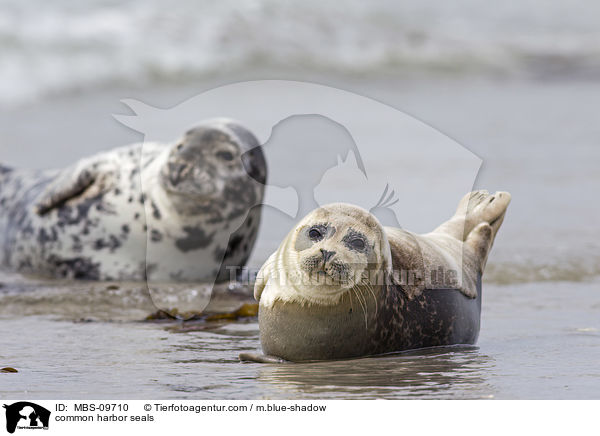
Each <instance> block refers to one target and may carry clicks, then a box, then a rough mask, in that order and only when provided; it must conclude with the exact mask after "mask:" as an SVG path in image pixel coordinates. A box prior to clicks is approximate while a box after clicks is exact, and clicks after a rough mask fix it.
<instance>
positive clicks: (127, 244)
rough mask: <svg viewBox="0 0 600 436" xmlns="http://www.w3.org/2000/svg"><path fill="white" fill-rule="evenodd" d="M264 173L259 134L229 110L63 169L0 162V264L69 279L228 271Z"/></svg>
mask: <svg viewBox="0 0 600 436" xmlns="http://www.w3.org/2000/svg"><path fill="white" fill-rule="evenodd" d="M266 175H267V169H266V163H265V159H264V156H263V153H262V150H261V148H260V145H259V143H258V142H257V140H256V138H255V137H254V136H253V134H252V133H250V132H249V131H248V130H247V129H245V128H244V127H242V126H240V125H239V124H237V123H235V122H233V121H231V120H227V119H215V120H209V121H206V122H203V123H201V124H199V125H198V126H196V127H194V128H193V129H191V130H189V131H188V132H187V133H186V134H185V135H184V136H183V138H181V139H180V140H179V141H176V142H175V143H173V144H170V145H163V144H158V143H145V144H136V145H132V146H126V147H122V148H117V149H115V150H111V151H108V152H105V153H100V154H97V155H95V156H92V157H90V158H86V159H82V160H80V161H79V162H77V163H75V164H74V165H72V166H71V167H69V168H67V169H64V170H59V171H29V170H21V169H12V168H9V167H6V166H0V265H3V266H5V267H8V268H11V269H13V270H16V271H20V272H26V273H34V274H40V275H47V276H52V277H59V278H71V279H89V280H130V281H134V280H146V279H148V280H153V281H165V282H173V281H212V280H214V279H215V278H217V276H218V277H219V279H220V278H228V277H229V274H228V271H227V270H226V268H227V266H237V267H239V266H243V265H244V264H245V262H246V260H247V259H248V257H249V255H250V251H251V249H252V247H253V245H254V241H255V239H256V233H257V229H258V225H259V221H260V214H261V213H260V207H259V206H257V205H260V203H261V201H262V198H263V192H264V183H265V181H266ZM255 206H256V207H255Z"/></svg>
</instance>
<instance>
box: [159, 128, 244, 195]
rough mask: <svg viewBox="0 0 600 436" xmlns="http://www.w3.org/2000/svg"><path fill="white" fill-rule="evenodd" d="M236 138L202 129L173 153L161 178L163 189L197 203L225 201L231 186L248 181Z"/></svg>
mask: <svg viewBox="0 0 600 436" xmlns="http://www.w3.org/2000/svg"><path fill="white" fill-rule="evenodd" d="M241 155H242V150H241V147H240V144H239V142H238V140H237V138H236V137H235V136H234V135H233V134H231V132H228V131H227V130H226V129H220V128H217V127H213V126H200V127H196V128H194V129H192V130H190V131H188V132H187V133H186V134H185V136H184V137H183V138H182V140H181V141H180V142H178V143H177V144H176V145H175V146H174V147H173V148H172V150H171V152H170V154H169V158H168V162H167V164H166V165H165V166H164V167H163V170H162V173H161V176H162V181H163V186H164V187H165V189H166V190H167V191H169V192H170V193H174V194H179V195H183V196H186V197H191V199H193V200H195V201H211V200H215V199H219V198H222V197H223V195H224V194H225V191H226V190H227V189H228V187H229V186H230V185H234V184H235V183H236V182H237V181H239V179H241V178H245V179H247V178H248V175H247V173H246V171H245V169H244V165H243V163H242V158H241Z"/></svg>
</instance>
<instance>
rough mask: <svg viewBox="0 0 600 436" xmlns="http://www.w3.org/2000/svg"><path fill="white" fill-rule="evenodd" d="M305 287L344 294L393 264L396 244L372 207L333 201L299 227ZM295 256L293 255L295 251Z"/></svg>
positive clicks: (298, 245) (297, 239)
mask: <svg viewBox="0 0 600 436" xmlns="http://www.w3.org/2000/svg"><path fill="white" fill-rule="evenodd" d="M290 250H292V251H294V252H295V253H294V254H295V256H294V257H295V259H296V263H297V267H298V269H299V270H300V271H301V273H302V274H301V277H300V279H301V280H300V282H301V283H299V286H297V287H296V288H297V289H301V290H302V292H303V293H304V292H306V293H310V294H315V293H317V294H322V295H323V296H325V295H331V296H339V295H341V294H343V293H344V292H345V291H346V290H349V289H352V288H354V287H355V286H357V285H360V284H367V283H370V284H374V283H372V282H373V280H374V279H377V278H378V277H381V273H383V272H385V271H386V270H387V269H388V268H389V262H390V261H389V257H390V248H389V244H388V241H387V237H386V235H385V232H384V230H383V228H382V226H381V224H380V223H379V221H377V219H376V218H375V217H374V216H373V215H371V214H370V213H369V212H367V211H366V210H363V209H361V208H358V207H356V206H351V205H347V204H341V203H340V204H332V205H328V206H324V207H321V208H319V209H317V210H315V211H313V212H312V213H310V214H309V215H308V216H307V217H306V218H304V219H303V220H302V222H301V223H300V224H299V225H298V227H296V229H295V231H294V235H293V246H292V247H290ZM290 257H292V256H290Z"/></svg>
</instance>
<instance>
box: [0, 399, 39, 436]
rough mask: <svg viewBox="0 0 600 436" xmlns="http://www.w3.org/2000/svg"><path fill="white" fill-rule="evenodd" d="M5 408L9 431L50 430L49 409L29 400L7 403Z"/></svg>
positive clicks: (7, 429)
mask: <svg viewBox="0 0 600 436" xmlns="http://www.w3.org/2000/svg"><path fill="white" fill-rule="evenodd" d="M4 408H5V409H6V431H8V432H9V433H14V432H15V430H16V429H19V430H22V429H27V430H36V429H43V430H48V424H49V422H50V411H49V410H48V409H45V408H44V407H42V406H38V405H37V404H35V403H30V402H28V401H19V402H18V403H13V404H11V405H6V404H5V405H4Z"/></svg>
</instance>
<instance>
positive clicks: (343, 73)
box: [0, 0, 600, 398]
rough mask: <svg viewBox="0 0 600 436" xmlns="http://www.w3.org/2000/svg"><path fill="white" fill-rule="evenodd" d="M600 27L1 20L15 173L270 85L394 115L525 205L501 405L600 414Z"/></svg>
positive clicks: (365, 5) (545, 17)
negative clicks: (152, 117) (567, 402)
mask: <svg viewBox="0 0 600 436" xmlns="http://www.w3.org/2000/svg"><path fill="white" fill-rule="evenodd" d="M599 14H600V4H599V3H597V2H594V1H592V0H575V1H569V2H565V1H563V0H522V1H509V2H495V3H490V2H481V1H476V0H460V1H455V2H451V3H450V2H443V1H434V0H405V1H401V2H398V1H379V2H364V1H358V0H356V1H354V0H351V1H348V2H344V4H343V6H342V7H340V4H339V3H338V2H323V1H317V0H306V1H303V2H281V1H277V0H256V1H246V2H241V1H232V0H231V1H230V0H226V1H221V2H210V1H204V2H198V1H191V0H189V1H185V0H181V1H173V2H169V5H168V6H166V3H165V2H160V1H158V0H144V1H142V0H128V1H107V0H88V1H85V2H71V1H67V0H56V1H52V2H48V1H45V0H28V1H26V2H25V1H20V0H0V161H2V162H3V163H7V164H11V165H18V166H21V167H36V168H42V167H52V166H63V165H66V164H68V163H70V162H73V161H74V160H76V159H77V158H79V157H82V156H85V155H88V154H90V153H91V152H93V151H99V150H105V149H109V148H113V147H116V146H119V145H123V144H126V143H129V142H133V141H139V140H141V139H142V137H141V135H140V134H138V133H136V132H133V131H132V130H129V129H127V128H126V127H124V126H123V125H121V124H119V123H118V122H116V121H115V120H114V119H113V118H112V116H111V114H113V113H128V111H127V109H126V108H124V106H123V105H122V104H121V103H119V100H120V99H122V98H136V99H140V100H142V101H145V102H146V103H148V104H151V105H154V106H158V107H171V106H174V105H176V104H178V103H180V102H181V101H183V100H185V99H187V98H190V97H192V96H194V95H196V94H198V93H200V92H202V91H204V90H207V89H210V88H212V87H214V86H218V85H223V84H227V83H231V82H235V81H240V80H252V79H270V78H272V79H293V80H306V81H313V82H317V83H321V84H325V85H329V86H333V87H338V88H342V89H346V90H348V91H352V92H355V93H359V94H362V95H366V96H369V97H372V98H375V99H377V100H379V101H381V102H384V103H386V104H389V105H391V106H393V107H395V108H397V109H399V110H402V111H404V112H406V113H408V114H410V115H413V116H415V117H417V118H419V119H421V120H423V121H425V122H426V123H428V124H429V125H431V126H432V127H434V128H436V129H438V130H440V131H441V132H444V133H445V134H447V135H449V136H450V137H452V138H454V139H455V140H457V141H458V142H459V143H460V144H462V145H464V146H465V147H466V148H468V149H469V150H471V151H472V152H474V153H475V154H476V155H478V156H479V157H481V158H482V159H483V166H482V169H481V171H480V173H479V176H478V179H477V181H476V187H477V188H484V189H489V190H491V191H494V190H507V191H510V192H511V193H512V195H513V202H512V204H511V206H510V207H509V210H508V214H507V217H506V220H505V223H504V225H503V228H502V230H501V231H500V233H499V236H498V239H497V241H496V244H495V247H494V250H493V252H492V255H491V257H490V259H489V263H488V269H487V270H486V275H485V280H486V283H487V287H486V293H487V294H486V296H485V297H484V314H483V328H482V337H481V340H480V343H479V344H480V347H481V350H482V352H480V353H479V356H480V357H481V358H482V359H484V360H485V362H486V363H485V365H483V366H482V369H481V370H482V372H481V373H478V377H481V379H482V380H483V382H482V383H483V385H481V386H483V388H482V389H483V391H484V392H485V395H487V394H488V393H489V392H491V395H497V396H500V397H505V398H515V397H517V398H539V397H540V396H543V397H550V398H583V397H595V398H597V396H598V392H600V390H598V385H599V382H598V380H599V377H600V374H599V373H598V368H597V362H598V359H600V345H599V344H600V292H599V286H598V284H599V280H598V277H599V275H600V240H599V238H598V222H600V206H599V205H598V192H600V172H599V171H598V167H599V163H600V26H599V25H598V16H599ZM257 104H259V102H257ZM392 142H393V138H390V144H391V143H392ZM457 200H458V198H457ZM450 212H451V211H448V213H450ZM443 219H445V217H440V221H442V220H443ZM260 238H261V235H259V240H260ZM268 254H269V253H267V252H257V251H255V253H254V255H253V258H252V260H251V263H252V264H253V265H254V266H256V265H260V264H261V263H262V262H263V261H264V259H265V257H266V256H267V255H268ZM111 346H112V344H111ZM23 347H24V346H23V345H22V346H21V347H20V349H23ZM482 353H483V354H482ZM486 353H487V354H486ZM594 362H595V363H594ZM486 365H488V366H486ZM489 365H491V366H489ZM208 372H210V371H208ZM191 373H195V374H197V371H196V370H193V371H191ZM190 377H191V376H190ZM490 377H491V378H490ZM284 378H285V377H284ZM350 379H351V380H354V378H352V377H350ZM193 380H197V379H193V378H190V381H189V383H191V384H192V385H193V384H194V383H197V381H193ZM327 380H330V379H327ZM279 382H283V381H282V380H279ZM178 383H184V382H183V381H181V380H180V381H179V382H178ZM101 386H102V385H101V384H100V383H99V384H98V386H95V387H91V388H90V389H96V392H98V389H101ZM444 386H446V385H444ZM149 389H150V388H149ZM467 391H468V392H467V393H466V394H465V395H464V396H466V397H470V395H471V394H470V393H469V392H471V391H469V389H467ZM139 392H144V391H143V390H140V391H139ZM152 392H153V391H152ZM169 392H170V391H169ZM216 392H219V391H218V390H217V391H216ZM452 392H453V391H452V390H451V391H450V397H452V395H453V393H452ZM321 393H322V391H321ZM106 395H108V397H109V398H110V397H111V395H114V391H112V392H108V393H107V394H106ZM273 395H276V394H273ZM323 395H324V394H323ZM92 396H93V395H92ZM217 396H218V395H217ZM94 398H98V396H96V397H94Z"/></svg>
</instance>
